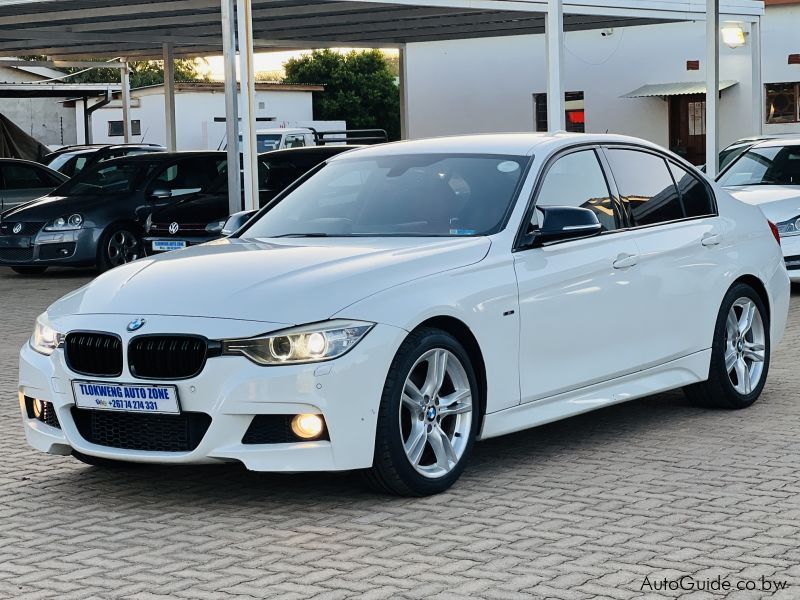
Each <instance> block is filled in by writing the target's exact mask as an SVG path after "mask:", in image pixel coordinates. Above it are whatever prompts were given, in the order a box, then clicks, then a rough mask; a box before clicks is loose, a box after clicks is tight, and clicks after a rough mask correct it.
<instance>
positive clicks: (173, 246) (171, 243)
mask: <svg viewBox="0 0 800 600" xmlns="http://www.w3.org/2000/svg"><path fill="white" fill-rule="evenodd" d="M181 248H186V242H185V241H184V240H153V250H154V251H156V252H169V251H170V250H180V249H181Z"/></svg>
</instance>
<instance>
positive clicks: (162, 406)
mask: <svg viewBox="0 0 800 600" xmlns="http://www.w3.org/2000/svg"><path fill="white" fill-rule="evenodd" d="M72 391H73V392H74V394H75V406H77V407H78V408H91V409H93V410H116V411H121V412H137V413H168V414H177V413H180V412H181V409H180V405H179V404H178V389H177V388H176V387H175V386H174V385H146V384H137V383H109V382H107V381H106V382H99V381H73V382H72Z"/></svg>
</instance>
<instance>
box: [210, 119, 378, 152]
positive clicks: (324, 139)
mask: <svg viewBox="0 0 800 600" xmlns="http://www.w3.org/2000/svg"><path fill="white" fill-rule="evenodd" d="M342 124H343V125H344V121H342ZM241 140H242V136H241V134H240V135H239V141H240V142H241ZM387 141H388V136H387V134H386V131H384V130H383V129H345V128H344V127H342V128H341V129H334V130H325V131H323V130H318V129H316V128H314V127H271V128H263V129H262V128H259V129H257V130H256V150H257V152H258V153H259V154H260V153H262V152H269V151H271V150H280V149H282V148H301V147H304V146H325V145H334V144H379V143H382V142H387ZM227 147H228V143H227V139H225V138H223V140H222V142H221V143H220V145H219V149H220V150H225V149H227Z"/></svg>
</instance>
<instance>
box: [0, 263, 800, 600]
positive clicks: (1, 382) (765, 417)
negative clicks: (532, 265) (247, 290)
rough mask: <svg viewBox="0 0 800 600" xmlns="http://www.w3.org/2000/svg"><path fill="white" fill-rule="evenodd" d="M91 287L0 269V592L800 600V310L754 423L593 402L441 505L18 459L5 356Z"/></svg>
mask: <svg viewBox="0 0 800 600" xmlns="http://www.w3.org/2000/svg"><path fill="white" fill-rule="evenodd" d="M89 276H90V274H86V273H73V272H69V271H67V272H60V273H58V272H57V273H47V274H46V275H45V276H42V277H35V278H27V279H26V278H21V277H18V276H15V275H13V274H11V273H10V272H6V271H5V270H0V301H1V302H2V308H1V309H0V310H2V312H1V313H0V314H2V321H1V322H0V340H2V341H1V342H0V391H2V396H1V397H2V399H3V401H2V404H0V406H1V407H2V408H1V409H0V453H1V454H0V597H3V598H5V597H8V598H45V597H55V598H62V599H66V598H89V597H96V598H162V597H163V598H166V597H170V598H213V599H234V598H251V597H252V598H264V597H281V598H288V599H291V598H311V597H313V598H347V597H356V598H398V597H408V598H456V597H484V598H575V599H582V598H639V597H643V596H646V595H647V593H648V591H649V588H645V589H644V591H642V590H641V588H642V584H643V581H644V578H645V576H647V577H649V581H650V582H651V585H653V586H655V584H656V581H657V580H658V581H660V580H663V579H664V578H665V577H666V578H669V579H674V578H676V577H679V576H680V575H682V574H690V575H693V576H694V577H696V578H697V580H704V579H706V578H711V579H713V578H715V577H717V575H719V576H721V577H722V578H723V579H726V580H727V581H729V583H730V585H734V586H735V585H736V584H737V582H739V581H742V582H747V581H752V582H754V583H753V584H754V585H757V586H758V589H759V590H760V589H761V587H760V586H761V585H762V580H761V577H762V576H764V577H766V578H767V579H769V580H781V581H787V582H788V584H789V587H788V588H787V589H786V590H783V591H782V592H779V593H778V594H775V595H774V596H772V597H775V598H791V599H796V598H800V483H799V482H800V475H799V474H798V468H800V409H799V408H798V396H797V389H798V386H800V369H799V367H800V365H798V358H800V295H798V296H795V298H794V301H793V305H792V316H791V319H790V321H791V326H790V331H789V332H788V337H787V339H786V340H785V341H784V342H783V344H781V346H780V347H779V348H777V349H776V352H775V355H774V362H773V365H772V370H771V373H770V378H769V382H768V385H767V388H766V390H765V393H764V395H763V396H762V398H761V400H760V401H759V402H758V403H757V404H756V405H755V406H754V407H753V408H751V409H749V410H746V411H741V412H722V411H706V410H699V409H696V408H694V407H692V406H690V405H689V404H687V402H686V401H685V400H684V398H683V396H682V395H681V394H679V393H673V394H664V395H660V396H657V397H651V398H647V399H644V400H640V401H636V402H632V403H629V404H626V405H621V406H617V407H612V408H609V409H606V410H603V411H601V412H598V413H594V414H590V415H586V416H582V417H578V418H573V419H570V420H568V421H564V422H561V423H557V424H554V425H550V426H546V427H540V428H538V429H536V430H532V431H528V432H523V433H520V434H516V435H513V436H509V437H505V438H500V439H496V440H490V441H488V442H484V443H481V444H479V445H478V446H477V448H476V451H475V455H474V457H473V461H472V463H471V466H470V467H468V469H467V471H466V473H465V475H464V477H463V478H462V479H461V481H460V483H459V484H457V485H456V487H455V488H454V489H452V490H451V491H450V492H449V493H446V494H443V495H440V496H437V497H433V498H426V499H420V500H408V499H398V498H387V497H382V496H379V495H375V494H372V493H371V492H368V491H365V490H364V488H362V487H360V485H359V483H358V480H357V478H355V477H353V476H350V475H331V476H328V475H322V476H320V475H314V476H304V475H282V476H275V475H269V474H257V473H248V472H246V471H245V470H243V469H241V468H237V467H235V466H220V467H210V468H209V467H202V468H199V467H198V468H153V467H145V468H139V469H128V470H123V471H118V472H111V471H104V470H102V469H96V468H92V467H88V466H84V465H82V464H81V463H78V462H77V461H75V460H73V459H71V458H68V457H49V456H47V455H43V454H39V453H36V452H34V451H32V450H30V449H29V448H28V447H27V446H26V444H25V441H24V437H23V433H22V429H21V426H20V423H19V415H18V409H17V404H16V402H17V401H16V391H15V389H16V388H15V386H16V369H17V367H16V360H17V359H16V353H17V349H18V347H19V346H20V345H21V344H22V343H23V342H24V341H25V339H26V338H27V336H28V335H29V333H30V329H31V326H32V323H33V320H34V318H35V317H36V315H37V314H38V313H39V312H41V311H42V310H44V308H45V307H46V306H47V305H48V304H49V303H50V302H51V301H53V300H55V299H56V298H57V297H59V296H60V295H62V294H63V293H65V292H67V291H69V290H71V289H73V288H76V287H78V286H79V285H82V284H83V283H84V282H85V281H87V280H88V277H89ZM744 584H745V585H746V583H744ZM665 593H666V595H668V596H673V597H674V596H677V595H679V592H665ZM660 595H661V593H655V592H654V593H651V594H650V595H649V596H648V597H660ZM723 596H724V594H719V593H714V594H710V593H697V592H695V593H693V594H690V595H687V596H686V597H692V598H712V597H713V598H721V597H723ZM768 596H769V594H766V593H762V592H761V591H753V592H735V593H733V594H731V595H730V596H729V597H733V598H756V597H768Z"/></svg>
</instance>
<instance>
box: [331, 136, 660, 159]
mask: <svg viewBox="0 0 800 600" xmlns="http://www.w3.org/2000/svg"><path fill="white" fill-rule="evenodd" d="M576 144H636V145H639V146H646V147H649V148H653V149H657V150H661V151H663V148H661V147H660V146H658V145H656V144H653V143H652V142H648V141H647V140H643V139H640V138H635V137H630V136H626V135H615V134H592V133H567V132H556V133H485V134H477V135H460V136H447V137H437V138H428V139H422V140H408V141H402V142H391V143H388V144H376V145H374V146H365V147H362V148H361V149H360V150H359V151H358V156H359V157H366V156H383V155H392V154H409V153H419V154H424V153H431V154H435V153H445V152H446V153H463V154H504V155H511V156H526V155H531V154H533V153H535V152H539V151H542V152H545V153H549V152H550V151H553V150H556V149H558V148H561V147H566V146H572V145H576ZM332 160H347V157H346V156H343V157H341V158H340V157H338V156H337V157H335V158H333V159H332Z"/></svg>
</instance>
